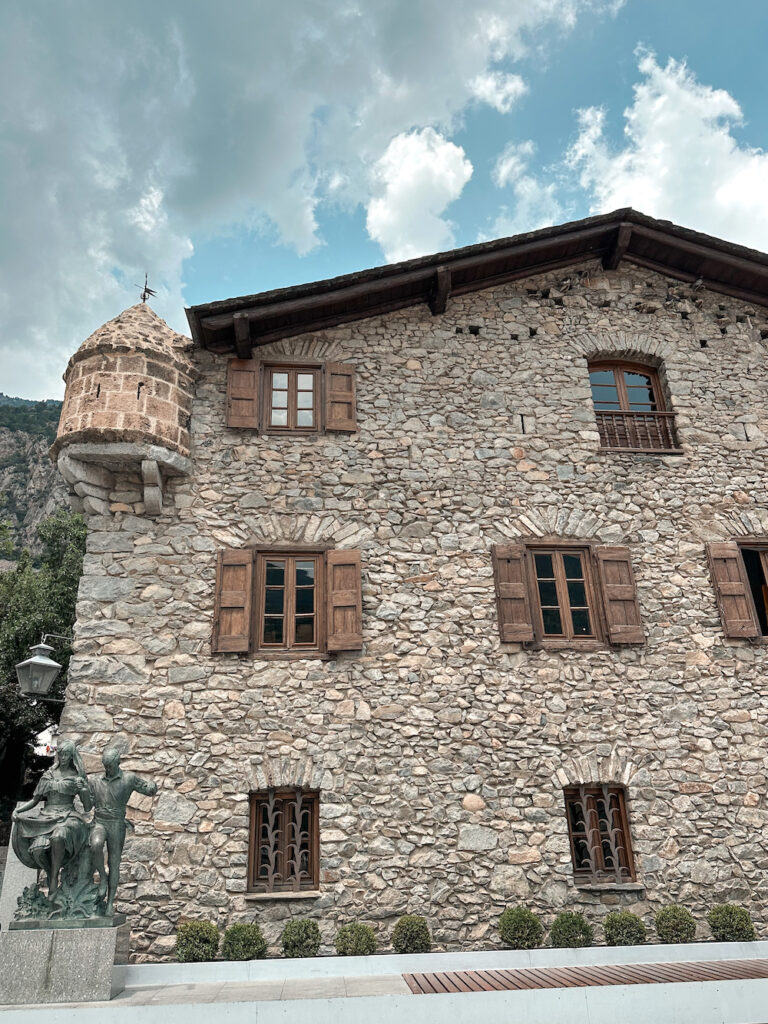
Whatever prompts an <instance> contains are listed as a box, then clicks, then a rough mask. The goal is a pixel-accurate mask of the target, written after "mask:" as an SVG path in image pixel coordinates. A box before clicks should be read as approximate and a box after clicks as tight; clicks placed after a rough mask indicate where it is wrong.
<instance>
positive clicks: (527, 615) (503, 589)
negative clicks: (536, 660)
mask: <svg viewBox="0 0 768 1024" xmlns="http://www.w3.org/2000/svg"><path fill="white" fill-rule="evenodd" d="M491 554H492V558H493V576H494V580H495V583H496V606H497V608H498V613H499V632H500V634H501V639H502V642H503V643H526V642H527V641H530V640H533V619H532V616H531V602H530V598H529V596H528V579H527V574H526V571H525V548H524V547H523V546H522V545H521V544H496V545H494V547H493V548H492V551H491Z"/></svg>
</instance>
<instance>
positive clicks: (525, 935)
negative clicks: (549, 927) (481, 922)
mask: <svg viewBox="0 0 768 1024" xmlns="http://www.w3.org/2000/svg"><path fill="white" fill-rule="evenodd" d="M499 935H500V936H501V941H502V942H503V943H504V945H505V946H511V947H512V949H536V947H537V946H540V945H541V944H542V942H543V941H544V928H543V927H542V924H541V921H540V920H539V919H538V917H537V916H536V915H535V914H534V912H533V911H532V910H529V909H528V908H527V907H507V909H506V910H505V911H504V912H503V913H502V915H501V917H500V918H499Z"/></svg>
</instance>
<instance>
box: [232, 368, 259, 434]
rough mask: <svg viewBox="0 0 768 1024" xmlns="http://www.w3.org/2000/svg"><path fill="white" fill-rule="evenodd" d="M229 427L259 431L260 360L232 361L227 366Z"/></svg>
mask: <svg viewBox="0 0 768 1024" xmlns="http://www.w3.org/2000/svg"><path fill="white" fill-rule="evenodd" d="M227 426H228V427H250V428H252V429H253V430H258V429H259V361H258V359H230V360H229V363H228V364H227Z"/></svg>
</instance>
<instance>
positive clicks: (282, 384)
mask: <svg viewBox="0 0 768 1024" xmlns="http://www.w3.org/2000/svg"><path fill="white" fill-rule="evenodd" d="M272 387H273V388H281V389H282V390H283V391H285V389H286V388H287V387H288V374H287V373H273V374H272Z"/></svg>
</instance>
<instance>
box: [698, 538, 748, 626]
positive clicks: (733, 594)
mask: <svg viewBox="0 0 768 1024" xmlns="http://www.w3.org/2000/svg"><path fill="white" fill-rule="evenodd" d="M707 556H708V557H709V566H710V569H711V571H712V582H713V583H714V585H715V596H716V597H717V607H718V608H719V609H720V618H721V620H722V623H723V631H724V633H725V635H726V636H740V637H754V636H760V635H761V634H760V624H759V622H758V621H757V616H756V614H755V609H754V605H753V604H752V597H751V594H750V591H749V581H748V580H747V573H746V570H745V568H744V561H743V559H742V557H741V552H740V551H739V545H738V544H736V542H735V541H725V542H720V543H715V544H707Z"/></svg>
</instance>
